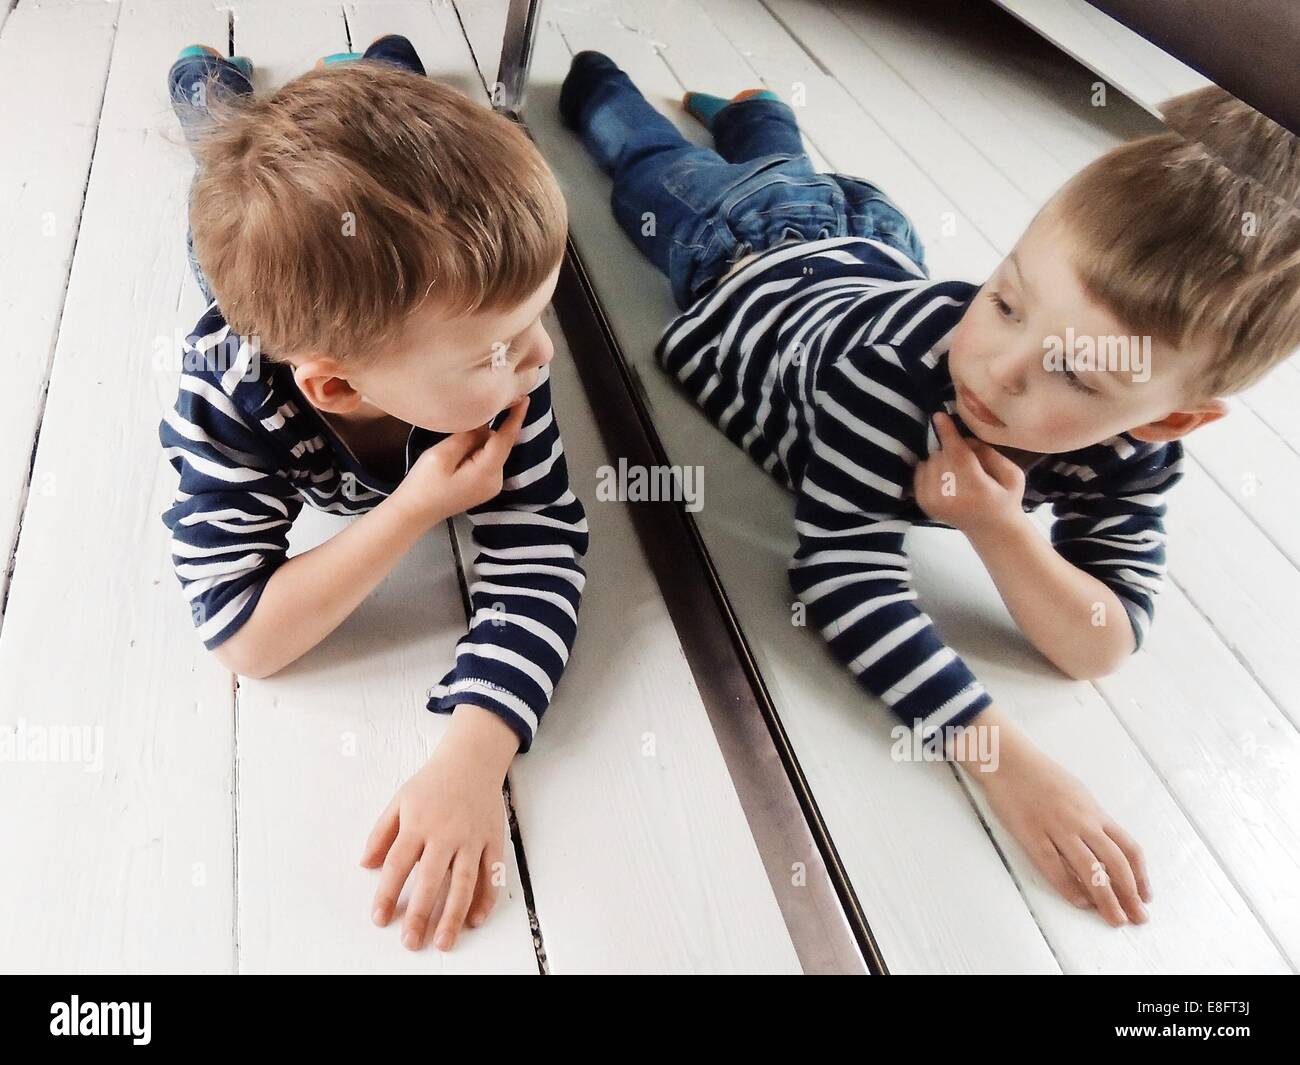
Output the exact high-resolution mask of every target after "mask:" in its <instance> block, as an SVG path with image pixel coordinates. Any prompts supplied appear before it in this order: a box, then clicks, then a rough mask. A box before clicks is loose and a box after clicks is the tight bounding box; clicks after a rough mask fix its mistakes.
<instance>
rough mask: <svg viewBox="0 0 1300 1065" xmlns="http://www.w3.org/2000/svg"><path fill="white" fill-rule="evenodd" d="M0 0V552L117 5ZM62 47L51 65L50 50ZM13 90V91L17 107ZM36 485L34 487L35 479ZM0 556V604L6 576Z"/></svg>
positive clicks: (32, 425) (12, 519) (47, 358)
mask: <svg viewBox="0 0 1300 1065" xmlns="http://www.w3.org/2000/svg"><path fill="white" fill-rule="evenodd" d="M7 10H8V9H7V7H6V6H0V25H2V26H3V27H4V29H3V32H0V100H4V101H6V105H5V107H4V109H3V110H2V111H0V145H3V150H0V247H3V248H4V249H5V254H4V256H2V257H0V333H3V335H4V336H5V337H6V338H7V342H6V343H5V345H4V347H3V349H0V369H3V372H4V379H5V387H4V389H2V390H0V425H2V426H4V427H5V434H6V440H5V447H3V448H0V555H2V556H3V558H4V560H5V562H6V563H7V562H8V560H9V558H10V556H11V554H12V552H13V548H14V545H15V544H16V542H17V538H18V523H19V517H20V515H21V513H22V509H23V506H24V504H25V501H26V498H27V492H28V474H29V472H30V469H31V457H32V450H33V448H34V446H35V443H36V435H37V430H38V427H39V425H40V418H41V411H42V408H43V406H44V401H45V387H46V384H47V383H48V380H49V373H50V364H51V359H52V356H53V354H54V342H55V338H56V336H57V334H58V328H59V317H60V315H61V314H62V312H63V299H64V294H65V292H66V290H67V284H68V270H69V267H70V265H71V263H72V251H73V247H74V246H75V244H76V240H77V228H78V226H79V224H80V222H81V208H82V202H83V199H84V197H85V194H86V177H87V175H88V174H89V172H90V161H91V156H92V154H93V152H94V146H95V126H96V123H97V120H98V118H99V112H100V107H101V105H102V103H103V98H104V85H105V83H106V82H107V79H108V60H109V55H110V53H111V51H112V47H113V27H114V23H115V21H116V18H117V5H116V4H103V3H101V4H98V5H96V6H95V7H94V8H92V9H89V10H84V11H83V10H75V9H69V8H66V7H59V6H54V7H45V6H41V7H36V6H30V7H24V8H22V9H21V10H20V11H19V12H18V13H16V14H14V15H12V16H11V17H10V18H9V20H8V21H6V20H5V14H6V13H7ZM56 49H57V51H58V53H59V55H61V56H62V57H63V61H62V63H61V64H60V66H59V68H55V67H53V66H51V64H50V62H49V56H50V55H52V54H53V53H54V52H55V51H56ZM18 101H23V104H22V105H21V106H19V105H18ZM40 487H41V486H40V485H37V490H40ZM8 579H9V573H8V566H7V565H5V566H3V567H0V610H3V603H4V600H5V595H6V589H7V587H8Z"/></svg>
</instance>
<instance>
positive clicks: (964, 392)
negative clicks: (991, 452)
mask: <svg viewBox="0 0 1300 1065" xmlns="http://www.w3.org/2000/svg"><path fill="white" fill-rule="evenodd" d="M957 398H958V399H959V400H961V401H962V404H963V405H964V406H965V407H966V409H967V410H968V411H970V412H971V414H973V415H975V417H976V419H977V420H979V421H981V422H983V423H984V424H985V425H991V426H993V427H994V428H995V429H1005V428H1006V427H1007V423H1006V422H1004V421H1003V420H1002V419H1001V418H999V417H998V416H997V415H996V414H994V413H993V412H992V411H991V410H990V409H989V408H988V407H987V406H986V405H985V404H984V403H983V402H982V401H981V400H980V398H979V396H977V395H975V393H974V392H972V391H970V389H968V388H966V387H964V386H963V385H958V386H957Z"/></svg>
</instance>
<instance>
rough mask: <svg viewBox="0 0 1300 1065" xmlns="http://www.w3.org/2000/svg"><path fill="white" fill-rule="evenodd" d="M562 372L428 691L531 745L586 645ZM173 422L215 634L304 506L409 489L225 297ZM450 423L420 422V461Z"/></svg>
mask: <svg viewBox="0 0 1300 1065" xmlns="http://www.w3.org/2000/svg"><path fill="white" fill-rule="evenodd" d="M549 370H550V368H549V366H544V367H542V369H541V371H540V373H539V374H538V382H537V384H536V386H535V387H534V388H533V390H532V392H531V394H530V400H529V405H528V411H527V415H526V417H525V421H524V425H523V428H522V429H521V430H520V433H519V438H518V440H517V441H516V443H515V446H514V447H513V449H512V450H511V452H510V455H509V457H508V458H507V460H506V463H505V467H504V471H503V472H504V486H503V488H502V491H501V492H500V494H499V495H497V496H496V497H495V498H494V499H491V500H489V501H488V502H486V503H483V504H480V505H479V506H476V507H474V508H472V509H471V510H470V511H469V512H468V514H469V518H470V521H471V523H472V526H473V539H474V545H475V547H476V549H477V550H476V554H475V557H474V562H473V580H472V581H471V583H470V588H469V594H470V606H471V610H472V616H471V618H470V624H469V631H468V632H467V633H466V634H465V635H464V636H463V637H462V638H461V639H460V641H459V642H458V644H457V646H456V663H455V665H454V666H453V667H452V669H451V670H450V671H449V672H447V674H446V675H445V676H444V677H443V678H442V680H441V681H440V682H439V683H438V684H437V685H435V686H434V687H432V688H430V689H429V702H428V708H429V709H430V710H433V711H438V712H450V711H451V710H452V709H453V708H454V707H455V706H456V705H457V704H458V703H462V702H472V703H475V704H477V705H479V706H483V707H485V708H487V709H489V710H492V711H494V712H495V713H497V714H499V715H500V716H501V717H502V718H504V719H505V720H506V722H507V723H509V724H510V725H511V726H512V727H513V728H514V730H515V731H516V733H518V735H519V740H520V750H521V751H526V750H528V748H529V747H530V746H531V744H532V740H533V736H534V734H535V732H536V730H537V725H538V722H539V720H540V719H541V717H542V714H543V713H544V712H545V710H546V707H547V706H548V704H549V702H550V699H551V695H552V693H553V691H554V689H555V685H556V683H557V682H558V681H559V679H560V675H561V673H562V672H563V670H564V666H565V664H566V662H567V661H568V657H569V652H570V651H571V650H572V648H573V641H574V638H575V636H576V635H577V623H578V606H579V602H580V599H581V596H582V588H583V584H584V582H585V581H586V574H585V572H584V570H583V568H582V566H581V564H580V560H581V558H582V556H583V555H584V554H585V553H586V551H587V543H588V540H587V518H586V514H585V513H584V511H583V508H582V504H581V503H580V502H579V500H578V498H577V497H576V496H575V495H574V494H573V492H572V491H571V490H570V488H569V479H568V470H567V466H566V463H565V458H564V448H563V446H562V444H561V441H560V431H559V426H558V424H557V423H556V420H555V415H554V413H553V411H552V409H551V390H550V373H549ZM503 417H504V412H503V414H502V415H501V416H499V418H503ZM494 424H496V423H495V422H494ZM158 434H159V439H160V440H161V441H162V446H163V450H164V454H165V455H166V456H167V459H168V461H170V462H171V464H172V466H173V467H175V469H176V471H177V472H178V473H179V474H180V481H179V484H178V485H177V491H176V495H175V499H174V501H173V504H172V506H171V507H170V509H168V510H167V511H166V512H165V513H164V514H163V515H162V520H163V522H164V523H165V524H166V525H167V527H168V528H169V529H170V530H171V532H172V543H171V552H172V562H173V565H174V567H175V571H176V576H177V578H178V579H179V580H180V583H181V587H182V589H183V590H184V593H185V595H186V597H187V598H188V599H189V601H190V604H191V613H192V615H193V619H194V624H195V626H196V628H197V630H198V633H199V636H200V638H201V639H202V640H203V643H204V645H205V646H206V647H208V648H214V647H217V646H218V645H220V644H221V643H222V642H223V641H224V640H226V639H228V638H229V637H230V636H231V635H232V634H233V633H234V632H235V631H236V630H237V629H238V628H239V627H240V626H241V625H243V624H244V622H246V621H247V620H248V618H249V617H250V616H251V615H252V613H253V610H254V608H255V607H256V606H257V602H258V599H259V598H260V597H261V594H262V590H263V589H264V588H265V587H266V582H267V580H269V579H270V576H271V574H272V573H274V572H275V570H276V569H277V568H278V567H279V566H280V565H281V564H283V563H284V562H285V561H286V559H287V548H288V540H287V537H288V532H289V528H290V526H291V525H292V524H293V521H294V519H295V518H296V517H297V516H298V514H299V512H300V511H301V510H302V507H303V505H304V504H307V505H310V506H312V507H314V508H315V509H317V510H324V511H329V512H331V513H334V514H362V513H365V512H366V511H369V510H371V509H373V508H374V507H375V506H376V505H378V503H379V502H381V501H382V500H383V499H384V498H386V497H387V496H388V495H389V494H391V493H392V492H393V491H394V490H395V489H396V488H397V482H391V481H387V480H385V479H384V478H382V477H380V476H378V475H376V474H375V473H374V472H372V471H370V470H368V469H366V468H365V467H363V466H362V465H361V464H360V463H359V462H358V461H357V459H356V456H355V455H354V454H353V453H352V451H351V449H350V448H349V447H348V446H347V444H346V443H345V442H344V441H343V440H342V439H341V438H340V437H339V436H338V434H337V433H336V432H335V431H334V429H333V428H332V427H331V426H330V425H329V424H328V422H326V420H325V419H324V418H323V417H322V415H321V414H320V412H319V411H317V410H316V408H315V407H313V406H312V405H311V403H309V402H308V401H307V399H306V398H305V397H304V396H303V395H302V392H301V391H300V390H299V389H298V386H297V384H296V383H295V382H294V380H293V368H292V367H291V366H288V365H286V364H284V363H275V362H271V361H270V360H266V359H262V358H260V353H259V352H257V350H256V348H255V346H254V345H252V344H249V343H247V342H246V341H245V339H244V338H243V337H241V336H239V335H238V334H236V333H233V332H231V330H230V326H229V325H228V324H227V323H226V321H225V318H224V317H223V316H222V313H221V310H220V309H219V308H218V306H217V305H216V303H215V302H214V303H213V304H212V305H211V306H210V307H209V308H208V310H207V312H206V313H205V314H204V315H203V317H202V318H201V319H200V320H199V323H198V325H197V326H196V327H195V329H194V332H193V333H191V334H190V335H189V337H187V338H186V341H185V347H184V363H183V367H182V371H181V375H180V387H179V389H178V391H177V398H176V404H175V406H174V408H173V409H171V410H169V411H168V412H167V413H166V415H165V416H164V418H163V420H162V422H161V423H160V424H159V427H158ZM446 435H447V434H445V433H438V432H433V431H430V430H426V429H422V428H419V427H412V430H411V432H410V433H409V434H408V437H407V443H406V462H405V470H407V471H409V470H410V468H411V466H412V465H413V464H414V463H415V460H416V459H417V458H419V456H420V455H421V454H423V452H424V451H425V449H427V448H429V447H432V446H433V445H434V444H436V443H438V441H440V440H442V439H444V438H445V437H446Z"/></svg>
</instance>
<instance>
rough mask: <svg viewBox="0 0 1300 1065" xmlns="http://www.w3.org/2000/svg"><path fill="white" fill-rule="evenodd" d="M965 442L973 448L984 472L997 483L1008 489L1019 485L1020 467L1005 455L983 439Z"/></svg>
mask: <svg viewBox="0 0 1300 1065" xmlns="http://www.w3.org/2000/svg"><path fill="white" fill-rule="evenodd" d="M967 443H968V444H969V445H970V446H971V447H973V448H974V451H975V456H976V458H978V459H979V462H980V465H981V466H983V467H984V472H985V473H987V474H988V475H989V476H990V477H992V478H993V479H994V480H995V481H997V482H998V484H1000V485H1001V486H1002V487H1003V488H1006V489H1007V490H1009V491H1011V490H1014V489H1016V488H1018V487H1019V486H1020V467H1019V466H1017V465H1016V464H1015V463H1014V462H1012V461H1011V460H1010V459H1009V458H1007V457H1006V455H1004V454H1002V452H1001V451H999V450H998V449H997V448H995V447H994V446H993V445H992V444H988V443H985V442H984V441H983V440H969V441H967Z"/></svg>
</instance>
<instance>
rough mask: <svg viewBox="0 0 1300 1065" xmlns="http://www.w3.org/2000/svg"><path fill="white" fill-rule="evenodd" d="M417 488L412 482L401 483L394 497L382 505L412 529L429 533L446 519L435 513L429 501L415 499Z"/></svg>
mask: <svg viewBox="0 0 1300 1065" xmlns="http://www.w3.org/2000/svg"><path fill="white" fill-rule="evenodd" d="M416 487H417V486H416V485H415V484H414V482H412V481H409V480H406V481H400V482H399V483H398V485H397V488H395V489H394V490H393V493H392V495H390V496H389V497H388V498H387V499H385V500H384V502H383V503H382V504H380V505H381V506H384V505H386V506H388V507H389V508H391V509H392V511H393V512H394V513H395V514H397V515H398V516H399V517H400V518H401V520H402V521H403V522H405V523H406V524H407V525H409V526H410V527H411V528H415V529H419V530H420V531H421V532H427V531H428V530H429V529H432V528H433V527H434V526H435V525H437V524H438V523H439V522H440V521H443V520H445V517H444V516H442V515H439V514H436V513H434V512H433V510H432V508H430V507H429V505H428V501H427V500H425V499H417V498H415V496H416ZM448 516H449V515H448Z"/></svg>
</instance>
